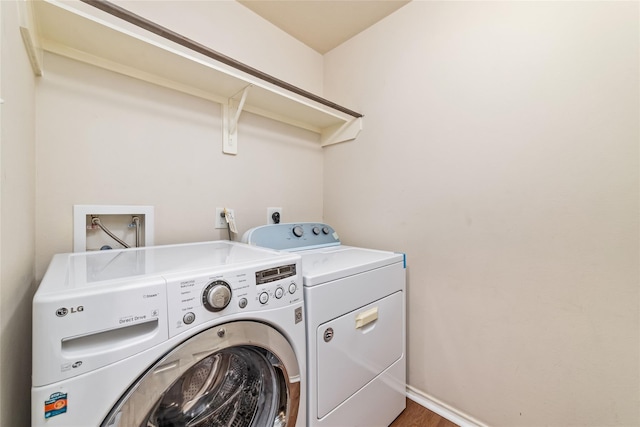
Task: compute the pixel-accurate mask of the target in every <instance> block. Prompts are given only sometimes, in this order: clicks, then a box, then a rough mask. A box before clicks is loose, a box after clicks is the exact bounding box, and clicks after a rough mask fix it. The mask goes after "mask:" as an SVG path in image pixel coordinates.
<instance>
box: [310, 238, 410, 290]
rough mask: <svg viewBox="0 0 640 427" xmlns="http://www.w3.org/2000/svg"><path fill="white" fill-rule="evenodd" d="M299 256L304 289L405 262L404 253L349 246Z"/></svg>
mask: <svg viewBox="0 0 640 427" xmlns="http://www.w3.org/2000/svg"><path fill="white" fill-rule="evenodd" d="M298 254H300V255H301V256H302V276H303V278H304V286H315V285H319V284H321V283H326V282H329V281H332V280H337V279H341V278H343V277H347V276H352V275H355V274H360V273H364V272H365V271H370V270H374V269H376V268H380V267H385V266H388V265H391V264H396V263H403V262H404V254H400V253H394V252H387V251H378V250H375V249H364V248H356V247H352V246H335V247H330V248H322V249H314V250H308V251H301V252H298Z"/></svg>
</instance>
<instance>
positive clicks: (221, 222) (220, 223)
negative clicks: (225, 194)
mask: <svg viewBox="0 0 640 427" xmlns="http://www.w3.org/2000/svg"><path fill="white" fill-rule="evenodd" d="M224 209H225V208H216V217H215V221H214V223H215V225H216V228H227V221H226V220H225V219H224ZM227 211H229V212H231V214H232V215H233V213H234V212H233V209H229V208H227Z"/></svg>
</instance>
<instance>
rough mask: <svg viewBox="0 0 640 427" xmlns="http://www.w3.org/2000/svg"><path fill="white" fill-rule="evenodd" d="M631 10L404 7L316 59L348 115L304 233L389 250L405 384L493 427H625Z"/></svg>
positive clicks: (631, 331)
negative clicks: (404, 316) (347, 135)
mask: <svg viewBox="0 0 640 427" xmlns="http://www.w3.org/2000/svg"><path fill="white" fill-rule="evenodd" d="M639 16H640V14H639V10H638V3H637V2H422V1H414V2H412V3H410V4H408V5H407V6H405V7H403V8H402V9H400V10H399V11H398V12H397V13H395V14H394V15H392V16H391V17H389V18H387V19H385V20H383V21H381V22H380V23H379V24H378V25H376V26H375V27H373V28H371V29H369V30H368V31H365V32H364V33H361V34H360V35H358V36H357V37H355V38H354V39H352V40H351V41H349V42H347V43H346V44H344V45H342V46H340V47H338V48H337V49H335V50H334V51H332V52H329V53H328V54H327V55H326V56H325V83H324V87H325V96H327V97H328V98H330V99H335V100H336V101H338V102H342V103H344V104H346V105H350V106H353V107H354V108H355V109H356V110H358V111H361V112H363V113H364V114H365V130H364V131H363V132H362V134H361V137H359V138H358V140H357V141H355V142H353V143H349V144H340V145H336V146H332V147H329V148H327V149H326V150H325V163H324V164H325V168H324V182H325V198H324V201H325V204H324V218H325V220H326V221H327V222H329V223H331V224H333V226H335V227H336V228H337V229H338V230H340V231H341V236H342V238H343V240H344V241H346V242H347V243H350V244H356V245H365V246H373V247H379V248H387V249H392V250H398V251H406V253H407V257H408V265H409V269H408V272H409V281H408V310H409V318H408V330H409V335H408V361H409V368H408V381H409V385H410V386H411V387H413V388H414V389H415V390H416V392H417V393H418V394H421V395H422V397H427V398H434V399H437V400H440V401H441V402H443V403H445V404H447V405H450V406H451V407H453V408H454V409H456V410H458V411H460V412H461V413H463V414H467V415H468V416H471V417H473V418H475V419H477V420H479V421H481V422H484V423H487V424H489V425H494V426H510V427H513V426H540V425H549V426H569V425H580V426H603V425H608V426H637V425H640V416H639V413H638V411H639V409H638V408H639V407H640V406H639V378H640V372H639V367H638V364H639V361H640V354H639V349H640V345H639V344H640V343H639V337H640V330H639V318H638V308H639V293H638V292H639V286H638V284H639V280H638V279H639V277H638V274H639V266H638V259H639V250H638V236H639V226H638V220H639V218H640V212H639V209H638V195H639V177H638V170H639V168H638V154H639V153H638V142H639V136H640V135H639V122H638V120H639V113H640V111H639V108H638V95H639V84H638V79H639V69H638V63H639V57H638V55H639V37H638V35H639V25H638V22H639Z"/></svg>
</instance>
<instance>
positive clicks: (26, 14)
mask: <svg viewBox="0 0 640 427" xmlns="http://www.w3.org/2000/svg"><path fill="white" fill-rule="evenodd" d="M31 7H32V6H31V2H27V1H20V2H18V15H19V20H20V35H21V36H22V42H23V43H24V47H25V49H26V51H27V55H28V57H29V62H30V63H31V68H32V69H33V74H34V75H35V76H36V77H42V50H41V49H40V46H39V45H38V42H37V40H38V34H37V33H36V32H35V28H36V27H35V25H34V23H33V22H34V19H33V11H32V9H31Z"/></svg>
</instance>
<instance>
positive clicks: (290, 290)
mask: <svg viewBox="0 0 640 427" xmlns="http://www.w3.org/2000/svg"><path fill="white" fill-rule="evenodd" d="M296 290H298V287H297V286H296V284H295V282H291V284H290V285H289V293H290V294H294V293H295V292H296Z"/></svg>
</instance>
